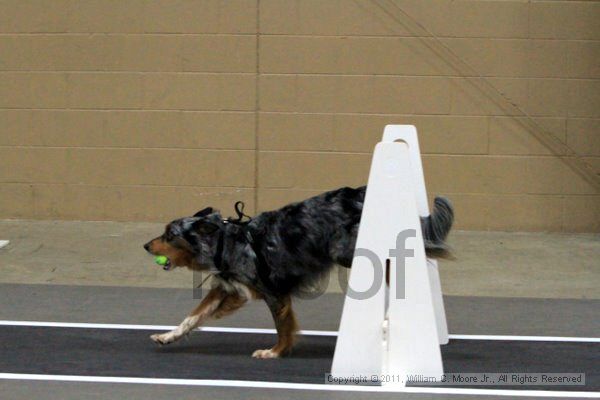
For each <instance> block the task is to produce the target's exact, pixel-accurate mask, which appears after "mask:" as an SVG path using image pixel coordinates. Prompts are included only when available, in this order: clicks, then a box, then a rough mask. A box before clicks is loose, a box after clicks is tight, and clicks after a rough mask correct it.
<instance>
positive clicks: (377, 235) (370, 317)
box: [331, 125, 447, 384]
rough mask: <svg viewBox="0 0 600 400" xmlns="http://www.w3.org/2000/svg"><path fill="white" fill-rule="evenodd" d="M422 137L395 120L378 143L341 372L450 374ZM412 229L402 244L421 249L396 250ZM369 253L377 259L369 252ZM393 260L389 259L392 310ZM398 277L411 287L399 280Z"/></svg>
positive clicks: (337, 367) (348, 303) (339, 353)
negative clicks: (424, 226) (429, 254)
mask: <svg viewBox="0 0 600 400" xmlns="http://www.w3.org/2000/svg"><path fill="white" fill-rule="evenodd" d="M411 132H412V133H411ZM411 135H413V136H412V137H411ZM416 139H417V138H416V129H415V128H414V127H413V126H407V125H388V126H387V127H386V130H385V132H384V140H383V141H382V142H380V143H378V144H377V146H375V152H374V154H373V160H372V162H371V171H370V174H369V182H368V186H367V192H366V195H365V201H364V206H363V212H362V217H361V223H360V227H359V231H358V237H357V243H356V251H355V257H354V260H353V263H352V269H351V271H350V280H349V287H348V290H349V292H348V293H347V295H346V299H345V302H344V308H343V311H342V318H341V322H340V329H339V334H338V340H337V344H336V348H335V354H334V357H333V365H332V369H331V373H332V375H333V376H335V377H356V376H359V375H364V376H367V377H368V379H370V378H371V376H373V375H376V376H381V375H382V374H387V375H388V376H396V377H400V378H401V379H400V382H398V381H397V380H396V382H389V383H392V384H394V383H395V384H404V383H405V382H403V380H404V378H405V377H406V376H408V375H422V376H425V377H435V378H438V379H439V378H440V377H441V376H442V375H443V365H442V357H441V351H440V341H441V340H442V336H441V335H440V332H446V338H445V339H444V340H445V341H447V329H446V328H445V314H444V313H443V302H439V303H438V305H437V306H435V305H434V299H436V298H437V296H438V295H439V300H436V301H441V290H440V285H439V277H437V268H435V270H434V271H435V274H436V277H437V285H436V284H435V283H434V284H433V285H432V279H431V275H433V273H432V272H431V271H432V268H431V267H428V266H427V265H428V263H427V259H426V256H425V248H424V246H423V238H422V233H421V224H420V219H419V215H420V214H421V215H428V209H427V196H426V193H425V186H424V182H423V172H422V167H421V162H420V154H419V150H418V143H417V141H416ZM396 140H402V142H397V141H396ZM415 152H416V156H415V155H414V154H415ZM415 167H416V168H415ZM419 191H420V192H421V193H422V194H421V195H419V194H418V193H419ZM419 196H424V197H421V199H424V202H425V203H424V204H425V206H424V208H423V205H421V208H420V209H419V208H418V206H417V204H418V202H419V200H418V199H419ZM419 211H421V212H419ZM407 230H413V232H412V236H411V237H408V238H407V239H402V240H399V243H398V245H399V246H398V248H401V247H406V248H407V249H411V250H412V251H413V252H414V253H413V255H412V256H411V257H398V258H396V257H395V254H393V253H392V252H391V249H397V243H396V241H397V237H398V234H399V233H401V232H406V231H407ZM404 242H405V243H404ZM364 249H368V251H365V250H364ZM369 252H370V254H374V255H376V257H375V258H376V260H373V259H372V258H373V257H366V256H365V253H369ZM386 260H388V262H389V265H390V284H389V306H388V310H387V313H386V310H385V297H386V285H385V265H386ZM430 265H434V266H435V264H430ZM397 272H399V273H400V274H402V275H403V276H404V279H401V278H402V275H400V276H398V275H397ZM397 278H400V279H399V280H398V279H397ZM398 283H400V285H402V284H404V287H397V284H398ZM435 290H438V291H439V293H437V294H436V293H434V291H435ZM364 292H368V295H366V293H364ZM357 293H362V294H363V296H357V295H356V294H357ZM436 307H441V313H440V312H439V311H438V312H437V313H436ZM442 319H443V321H442ZM438 323H443V324H444V327H443V328H444V329H439V328H438V326H437V325H438ZM384 384H387V382H385V381H384Z"/></svg>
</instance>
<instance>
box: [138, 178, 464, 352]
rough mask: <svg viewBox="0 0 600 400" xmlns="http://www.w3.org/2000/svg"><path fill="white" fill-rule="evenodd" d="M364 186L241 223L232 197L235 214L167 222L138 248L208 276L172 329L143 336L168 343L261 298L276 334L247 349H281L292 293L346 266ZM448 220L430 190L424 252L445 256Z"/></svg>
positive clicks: (286, 343) (287, 341) (289, 325)
mask: <svg viewBox="0 0 600 400" xmlns="http://www.w3.org/2000/svg"><path fill="white" fill-rule="evenodd" d="M365 189H366V187H365V186H363V187H359V188H356V189H353V188H348V187H345V188H341V189H337V190H333V191H330V192H326V193H323V194H320V195H318V196H315V197H312V198H310V199H307V200H304V201H301V202H298V203H293V204H290V205H287V206H285V207H283V208H281V209H279V210H276V211H267V212H263V213H261V214H259V215H257V216H256V217H254V218H252V219H250V220H248V221H244V222H242V215H243V213H242V212H241V211H240V210H239V209H238V208H237V204H236V211H237V212H238V217H239V218H238V219H237V220H232V219H231V218H230V219H223V217H222V216H221V215H220V214H219V212H218V211H216V210H213V209H212V208H210V207H209V208H205V209H204V210H202V211H199V212H197V213H196V214H195V215H194V216H193V217H187V218H181V219H177V220H175V221H172V222H171V223H169V224H168V225H167V227H166V229H165V232H164V233H163V234H162V235H161V236H159V237H157V238H155V239H153V240H151V241H150V242H148V243H146V244H145V245H144V248H145V249H146V250H147V251H148V252H150V253H151V254H154V255H164V256H166V257H167V258H168V261H167V264H166V265H165V266H164V269H165V270H169V269H171V268H173V267H179V266H187V267H188V268H191V269H193V270H203V271H207V270H211V271H214V272H215V276H214V278H213V283H212V288H211V290H210V291H209V293H208V294H207V295H206V296H205V297H204V298H203V299H202V301H201V302H200V304H199V305H198V306H197V307H196V308H195V309H194V310H193V311H192V312H191V313H190V315H189V316H188V317H187V318H185V319H184V320H183V322H182V323H181V324H180V325H179V326H178V327H177V328H175V329H174V330H172V331H170V332H167V333H162V334H155V335H152V336H151V339H152V340H153V341H155V342H156V343H159V344H167V343H171V342H174V341H176V340H178V339H180V338H181V337H183V336H185V335H186V334H188V333H189V332H190V331H191V330H193V329H194V328H196V327H197V326H199V325H200V324H202V322H204V321H205V320H206V319H208V318H220V317H223V316H225V315H228V314H231V313H232V312H234V311H235V310H237V309H238V308H240V307H242V306H243V305H244V304H245V303H246V302H248V301H249V300H252V299H262V300H264V301H265V302H266V303H267V305H268V307H269V310H270V311H271V314H272V316H273V319H274V320H275V327H276V328H277V334H278V341H277V344H275V346H273V347H272V348H271V349H265V350H256V351H255V352H254V353H253V354H252V356H253V357H256V358H276V357H279V356H283V355H286V354H288V353H289V352H290V350H291V348H292V345H293V343H294V334H295V332H296V331H297V329H298V325H297V322H296V318H295V316H294V311H293V310H292V300H291V299H292V296H293V295H295V294H297V293H299V292H300V291H301V290H302V288H304V287H306V286H308V285H311V284H313V283H314V281H315V280H317V279H318V278H319V277H321V276H323V275H324V274H325V273H327V272H328V271H329V270H330V269H331V267H332V266H333V265H335V264H338V265H341V266H343V267H346V268H349V267H350V266H351V263H352V256H353V252H354V246H355V243H356V236H357V232H358V226H359V223H360V217H361V212H362V207H363V202H364V198H365ZM453 219H454V215H453V210H452V206H451V204H450V202H449V201H448V200H447V199H445V198H443V197H436V198H435V201H434V207H433V212H432V214H431V215H430V216H429V217H426V218H421V228H422V232H423V239H424V245H425V251H426V254H427V256H428V257H432V258H447V257H449V250H448V247H447V246H446V244H445V238H446V236H447V235H448V232H449V231H450V228H451V226H452V221H453Z"/></svg>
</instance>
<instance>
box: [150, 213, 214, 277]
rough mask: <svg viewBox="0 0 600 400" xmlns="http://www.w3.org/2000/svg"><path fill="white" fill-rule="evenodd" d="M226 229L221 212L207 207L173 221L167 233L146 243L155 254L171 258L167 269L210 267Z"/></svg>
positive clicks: (151, 252)
mask: <svg viewBox="0 0 600 400" xmlns="http://www.w3.org/2000/svg"><path fill="white" fill-rule="evenodd" d="M221 229H224V224H223V219H222V218H221V215H220V214H219V212H218V211H215V210H213V209H212V207H207V208H205V209H203V210H201V211H198V212H197V213H196V214H194V216H193V217H186V218H180V219H176V220H174V221H171V222H170V223H169V224H167V226H166V227H165V232H164V233H163V234H162V235H160V236H158V237H157V238H154V239H152V240H151V241H149V242H148V243H146V244H145V245H144V249H146V251H148V252H149V253H150V254H153V255H163V256H166V257H167V258H168V261H167V263H166V264H165V265H164V267H163V269H165V270H166V271H168V270H170V269H171V268H173V267H184V266H185V267H189V268H192V269H209V268H211V267H214V262H213V259H214V256H215V252H216V247H217V242H218V238H219V230H221Z"/></svg>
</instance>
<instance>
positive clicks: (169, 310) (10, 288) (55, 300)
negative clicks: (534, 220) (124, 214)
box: [0, 284, 600, 337]
mask: <svg viewBox="0 0 600 400" xmlns="http://www.w3.org/2000/svg"><path fill="white" fill-rule="evenodd" d="M343 301H344V298H343V296H342V295H340V294H326V295H323V296H321V297H319V298H316V299H314V300H296V301H295V306H294V308H295V309H296V311H297V313H298V320H299V322H300V327H301V328H302V329H320V330H337V329H338V325H339V319H340V315H341V310H342V305H343ZM444 301H445V306H446V316H447V319H448V329H449V331H450V332H451V333H462V334H490V335H493V334H497V335H542V336H582V337H594V336H598V332H600V300H571V299H531V298H502V297H458V296H445V297H444ZM198 302H199V300H198V299H194V298H193V293H192V290H191V289H190V290H185V289H150V288H127V287H107V286H63V285H17V284H0V304H1V306H0V319H3V320H33V321H60V322H96V323H118V324H149V325H177V324H179V322H181V320H182V319H183V318H184V317H185V316H186V314H187V313H188V312H189V311H191V310H192V309H193V308H194V307H195V306H196V305H197V304H198ZM207 325H214V326H239V327H246V328H272V327H273V321H272V319H271V316H270V314H269V312H268V310H267V308H266V306H265V305H264V304H263V302H254V303H251V304H249V305H247V306H246V307H245V308H243V309H242V310H240V311H239V312H237V313H236V314H234V315H232V316H230V317H228V318H225V319H222V320H219V321H214V322H210V323H208V324H207Z"/></svg>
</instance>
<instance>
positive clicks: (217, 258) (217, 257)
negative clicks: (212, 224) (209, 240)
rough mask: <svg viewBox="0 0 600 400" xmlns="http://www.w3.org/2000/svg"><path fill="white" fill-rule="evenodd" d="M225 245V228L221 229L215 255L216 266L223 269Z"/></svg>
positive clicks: (220, 269)
mask: <svg viewBox="0 0 600 400" xmlns="http://www.w3.org/2000/svg"><path fill="white" fill-rule="evenodd" d="M223 247H225V229H219V238H218V239H217V252H216V253H215V256H214V257H213V262H214V264H215V267H216V268H217V269H218V270H219V271H223Z"/></svg>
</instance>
